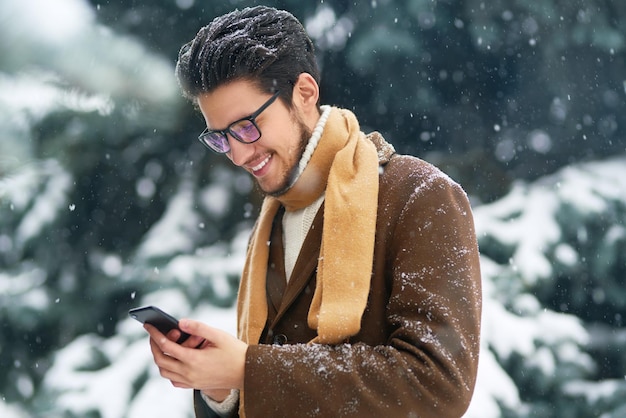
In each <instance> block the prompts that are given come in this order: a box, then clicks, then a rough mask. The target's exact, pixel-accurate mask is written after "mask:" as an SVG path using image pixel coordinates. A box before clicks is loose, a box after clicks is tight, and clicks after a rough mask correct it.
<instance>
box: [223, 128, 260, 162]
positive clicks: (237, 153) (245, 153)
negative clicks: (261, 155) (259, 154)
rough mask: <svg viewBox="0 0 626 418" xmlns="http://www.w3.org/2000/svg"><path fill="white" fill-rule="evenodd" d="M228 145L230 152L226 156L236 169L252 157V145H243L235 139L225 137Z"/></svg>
mask: <svg viewBox="0 0 626 418" xmlns="http://www.w3.org/2000/svg"><path fill="white" fill-rule="evenodd" d="M227 138H228V145H230V151H228V153H227V154H226V155H227V156H228V158H230V160H231V161H232V162H233V164H235V165H236V166H238V167H241V166H242V165H244V164H245V163H246V162H247V161H249V160H250V158H251V157H252V155H253V154H254V144H244V143H243V142H239V141H237V140H236V139H235V138H233V137H232V136H230V134H229V135H228V136H227Z"/></svg>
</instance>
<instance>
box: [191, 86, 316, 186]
mask: <svg viewBox="0 0 626 418" xmlns="http://www.w3.org/2000/svg"><path fill="white" fill-rule="evenodd" d="M270 97H271V94H267V93H263V92H261V91H260V90H259V89H258V88H257V87H256V86H255V85H254V84H252V83H251V82H249V81H245V80H238V81H233V82H231V83H227V84H224V85H222V86H220V87H218V88H216V89H215V90H214V91H212V92H210V93H204V94H202V95H200V96H199V97H198V105H199V107H200V111H201V112H202V115H203V116H204V119H205V121H206V124H207V127H208V128H209V129H226V127H227V126H229V125H230V124H231V123H233V122H234V121H237V120H239V119H241V118H244V117H247V116H250V115H251V114H253V113H254V112H255V111H256V110H257V109H259V108H260V107H261V106H262V105H263V104H264V103H265V102H266V101H267V100H268V99H269V98H270ZM256 124H257V126H258V127H259V130H260V131H261V138H260V139H259V140H258V141H256V142H253V143H251V144H244V143H241V142H239V141H237V140H236V139H234V138H232V137H231V136H230V135H229V136H228V142H229V144H230V151H229V152H228V153H226V156H227V157H228V158H229V159H230V160H231V161H232V162H233V164H235V165H237V166H239V167H242V168H243V169H245V170H246V171H247V172H249V173H250V174H252V175H253V176H254V178H255V179H256V180H257V182H258V184H259V187H260V188H261V190H263V192H265V193H267V194H270V195H280V194H281V193H283V192H284V191H285V190H286V189H287V187H288V186H289V182H290V179H291V176H292V175H293V171H294V169H295V167H296V165H297V164H298V161H299V160H300V157H301V156H302V152H303V149H304V146H305V145H306V141H307V140H308V138H309V136H310V132H309V129H307V127H306V125H305V124H304V123H303V122H302V121H301V118H300V117H299V114H298V109H297V107H294V108H293V109H291V110H290V109H288V108H287V107H286V106H285V105H284V103H283V102H282V101H281V100H280V99H279V100H276V101H274V102H273V103H272V104H271V105H270V106H269V107H267V108H266V109H265V110H264V111H263V112H262V113H261V114H260V115H259V116H258V117H257V118H256Z"/></svg>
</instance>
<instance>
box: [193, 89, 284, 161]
mask: <svg viewBox="0 0 626 418" xmlns="http://www.w3.org/2000/svg"><path fill="white" fill-rule="evenodd" d="M279 93H280V92H278V91H277V92H276V93H274V95H273V96H272V97H270V98H269V100H268V101H267V102H265V103H263V106H261V107H260V108H259V109H258V110H257V111H256V112H254V113H253V114H251V115H250V116H247V117H245V118H242V119H239V120H237V121H235V122H233V123H231V124H230V125H228V128H226V129H224V130H210V129H209V128H206V129H205V130H204V131H202V133H201V134H200V136H198V139H199V140H200V142H202V143H203V144H204V145H206V146H207V147H208V148H210V149H211V150H212V151H215V152H217V153H219V154H225V153H227V152H228V151H230V144H229V143H228V137H227V136H226V135H227V134H230V136H232V137H233V138H235V139H236V140H237V141H239V142H241V143H243V144H251V143H253V142H256V141H258V140H259V139H260V138H261V130H260V129H259V126H258V125H257V124H256V118H257V117H258V116H259V115H260V114H261V113H262V112H263V111H264V110H265V109H267V108H268V107H269V106H270V105H271V104H272V103H274V101H275V100H276V98H277V97H278V95H279Z"/></svg>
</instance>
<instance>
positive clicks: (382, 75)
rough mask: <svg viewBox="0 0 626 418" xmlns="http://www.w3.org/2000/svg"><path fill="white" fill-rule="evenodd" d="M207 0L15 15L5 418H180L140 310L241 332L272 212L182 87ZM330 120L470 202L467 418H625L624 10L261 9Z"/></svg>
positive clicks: (552, 3) (582, 5)
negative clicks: (475, 320)
mask: <svg viewBox="0 0 626 418" xmlns="http://www.w3.org/2000/svg"><path fill="white" fill-rule="evenodd" d="M255 4H259V2H256V1H236V0H231V1H222V2H216V1H206V0H152V1H150V2H145V1H132V0H108V1H96V0H93V1H87V0H21V1H19V2H17V1H12V0H0V416H2V417H11V418H13V417H106V418H116V417H129V418H130V417H144V416H152V417H174V416H176V417H186V416H192V406H191V394H190V392H189V391H184V390H179V389H174V388H172V387H171V386H170V385H169V384H168V383H167V382H164V381H163V380H162V379H161V378H160V377H159V376H158V371H157V370H156V367H155V366H154V365H153V364H152V362H151V356H150V352H149V347H148V340H147V337H146V334H145V332H144V331H143V329H142V328H141V327H140V326H139V325H138V324H137V323H134V322H133V321H132V320H130V319H128V316H127V311H128V309H129V308H131V307H134V306H138V305H144V304H156V305H159V306H161V307H162V308H163V309H165V310H166V311H169V312H170V313H172V314H174V315H176V316H186V317H194V318H198V319H201V320H204V321H206V322H209V323H211V324H213V325H215V326H219V327H221V328H223V329H226V330H229V331H231V332H234V321H235V319H234V311H233V307H232V305H233V302H234V300H235V297H236V290H237V285H238V280H239V273H240V270H241V267H242V265H243V258H244V252H245V247H246V243H247V237H248V234H249V231H250V228H251V226H252V223H253V221H254V219H255V217H256V213H257V211H258V209H259V203H260V196H259V193H258V191H257V190H256V189H255V187H254V184H253V182H252V180H251V179H250V178H249V177H248V175H247V174H245V173H242V172H240V171H237V170H236V169H234V168H233V167H232V166H231V165H230V163H229V162H228V160H227V159H226V158H224V157H222V156H217V155H214V154H211V153H209V152H208V151H207V150H205V149H204V148H203V147H202V145H200V144H199V143H198V141H197V140H196V137H197V135H198V133H199V132H201V131H202V130H203V129H204V122H203V120H202V117H201V115H200V114H199V113H198V112H196V111H195V110H194V109H193V107H192V106H191V105H190V104H189V103H187V102H185V101H184V100H183V98H182V97H181V95H180V93H179V90H178V86H177V83H176V80H175V78H174V75H173V70H174V65H175V61H176V57H177V53H178V50H179V48H180V46H181V45H182V44H183V43H185V42H187V41H189V40H191V39H192V38H193V37H194V35H195V34H196V32H197V31H198V29H199V28H200V27H202V26H204V25H206V24H207V23H209V22H210V21H211V20H212V19H213V18H214V17H215V16H217V15H220V14H223V13H226V12H229V11H231V10H232V9H234V8H243V7H246V6H251V5H255ZM263 4H266V5H270V6H275V7H278V8H284V9H286V10H289V11H290V12H292V13H293V14H294V15H296V16H297V17H298V18H299V19H300V20H301V21H302V22H303V24H304V25H305V27H306V29H307V31H308V32H309V34H310V35H311V37H312V38H313V40H314V41H315V44H316V47H317V54H318V61H319V63H320V66H321V69H322V85H321V90H322V102H323V103H326V104H332V105H337V106H341V107H345V108H348V109H351V110H353V111H354V112H355V113H356V115H357V116H358V118H359V121H360V123H361V125H362V129H363V130H364V131H366V132H368V131H371V130H377V131H380V132H381V133H382V134H383V135H384V136H385V138H386V139H387V140H388V141H389V142H391V143H392V144H393V145H394V146H395V147H396V149H397V150H398V151H399V152H402V153H409V154H412V155H416V156H419V157H420V158H423V159H425V160H428V161H430V162H433V163H434V164H436V165H437V166H439V167H440V168H442V169H443V170H444V171H445V172H446V173H448V174H449V175H450V176H451V177H452V178H454V179H455V180H456V181H457V182H459V183H460V184H461V185H462V186H463V187H464V188H465V190H466V191H467V193H468V194H469V196H470V199H471V201H472V204H473V206H474V213H475V219H476V226H477V231H478V235H479V244H480V248H481V254H482V269H483V283H484V295H485V306H484V319H483V335H482V353H481V365H480V372H479V381H478V386H477V389H476V394H475V397H474V400H473V401H472V405H471V407H470V410H469V411H468V413H467V417H477V418H489V417H531V416H532V417H563V416H567V417H590V416H602V417H623V416H626V400H625V399H626V396H625V395H626V380H625V379H626V358H625V353H626V332H625V331H624V329H623V318H624V315H625V314H626V287H625V286H624V285H625V282H626V256H625V254H626V227H625V224H626V60H625V58H626V2H623V1H618V0H613V1H612V0H585V1H581V0H570V1H567V2H563V1H558V0H527V1H525V2H520V1H517V0H498V1H490V2H487V1H484V0H401V1H391V0H372V1H363V2H356V1H345V0H321V1H307V2H302V1H296V0H292V1H287V0H285V1H265V2H263Z"/></svg>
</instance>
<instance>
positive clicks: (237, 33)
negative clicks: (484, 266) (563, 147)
mask: <svg viewBox="0 0 626 418" xmlns="http://www.w3.org/2000/svg"><path fill="white" fill-rule="evenodd" d="M177 76H178V79H179V81H180V84H181V87H182V89H183V91H184V94H185V95H186V96H187V97H188V98H190V99H191V100H192V101H193V102H194V103H195V104H196V105H197V106H198V108H199V109H200V111H201V113H202V115H203V116H204V118H205V121H206V124H207V129H206V130H205V131H204V132H203V133H202V134H201V135H200V140H201V141H202V142H203V143H204V144H205V145H207V146H208V147H209V148H210V149H211V150H213V151H215V152H218V153H223V154H225V155H226V157H227V158H229V159H230V160H231V161H232V162H233V164H235V165H237V166H239V167H241V168H243V169H244V170H246V171H248V172H249V173H250V174H251V175H252V176H253V177H254V178H255V179H256V181H257V182H258V185H259V187H260V189H261V190H262V191H263V192H264V193H265V194H266V197H265V199H264V202H263V206H262V208H261V213H260V215H259V219H258V220H257V223H256V225H255V228H254V231H253V233H252V237H251V239H250V244H249V248H248V254H247V259H246V264H245V267H244V270H243V274H242V279H241V285H240V288H239V294H238V301H237V314H238V334H239V335H238V338H235V337H233V336H230V335H228V334H227V333H225V332H222V331H220V330H217V329H214V328H212V327H209V326H207V325H205V324H203V323H201V322H197V321H193V320H189V319H184V320H181V321H180V327H181V329H182V330H183V331H186V332H188V333H189V334H192V335H193V337H191V338H190V339H189V340H187V341H186V342H185V343H184V344H182V345H178V344H176V343H175V342H174V341H175V340H176V338H177V336H178V335H176V334H177V332H176V331H174V332H173V335H168V336H167V337H166V336H164V335H163V334H161V333H160V332H158V331H157V330H156V329H155V328H153V327H151V326H149V325H147V326H146V329H147V330H148V332H149V333H150V336H151V349H152V353H153V356H154V360H155V362H156V364H157V365H158V367H159V369H160V372H161V375H162V376H163V377H164V378H166V379H169V380H171V381H172V383H173V385H174V386H176V387H183V388H194V389H195V392H194V393H195V396H194V401H195V410H196V415H197V416H198V417H209V416H242V417H243V416H247V417H301V416H302V417H304V416H318V417H438V418H441V417H458V416H461V415H462V414H463V412H464V411H465V410H466V408H467V406H468V404H469V401H470V398H471V395H472V392H473V388H474V383H475V378H476V370H477V363H478V352H479V334H480V311H481V293H480V271H479V260H478V250H477V245H476V238H475V233H474V227H473V220H472V214H471V209H470V206H469V203H468V200H467V197H466V195H465V193H464V192H463V191H462V189H461V188H460V187H459V186H458V185H457V184H456V183H454V182H453V181H452V180H451V179H450V178H448V177H447V176H446V175H444V174H443V173H441V172H440V171H439V170H438V169H436V168H435V167H433V166H431V165H429V164H428V163H426V162H424V161H422V160H419V159H417V158H414V157H410V156H402V155H398V154H396V153H395V151H394V149H393V147H392V146H391V145H389V144H388V143H386V142H385V140H384V139H383V138H382V137H381V136H380V134H378V133H372V134H369V135H367V136H366V135H365V134H363V133H362V132H361V131H360V129H359V125H358V122H357V120H356V118H355V116H354V115H353V114H352V113H351V112H349V111H347V110H344V109H338V108H334V107H329V106H320V100H319V87H318V86H319V74H318V69H317V65H316V63H315V56H314V50H313V44H312V42H311V40H310V39H309V38H308V36H307V35H306V33H305V31H304V28H303V27H302V25H301V24H300V23H299V22H298V21H297V20H296V19H295V18H294V17H293V16H292V15H291V14H289V13H287V12H284V11H279V10H275V9H272V8H268V7H262V6H259V7H254V8H248V9H245V10H242V11H235V12H232V13H229V14H227V15H224V16H221V17H218V18H216V19H215V20H214V21H213V22H211V23H210V24H209V25H208V26H206V27H204V28H202V29H201V30H200V32H199V33H198V35H197V36H196V37H195V38H194V40H192V41H191V42H189V43H188V44H186V45H184V46H183V48H182V49H181V52H180V55H179V60H178V64H177ZM203 340H204V342H203ZM198 346H199V347H198ZM196 347H198V348H196Z"/></svg>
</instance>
